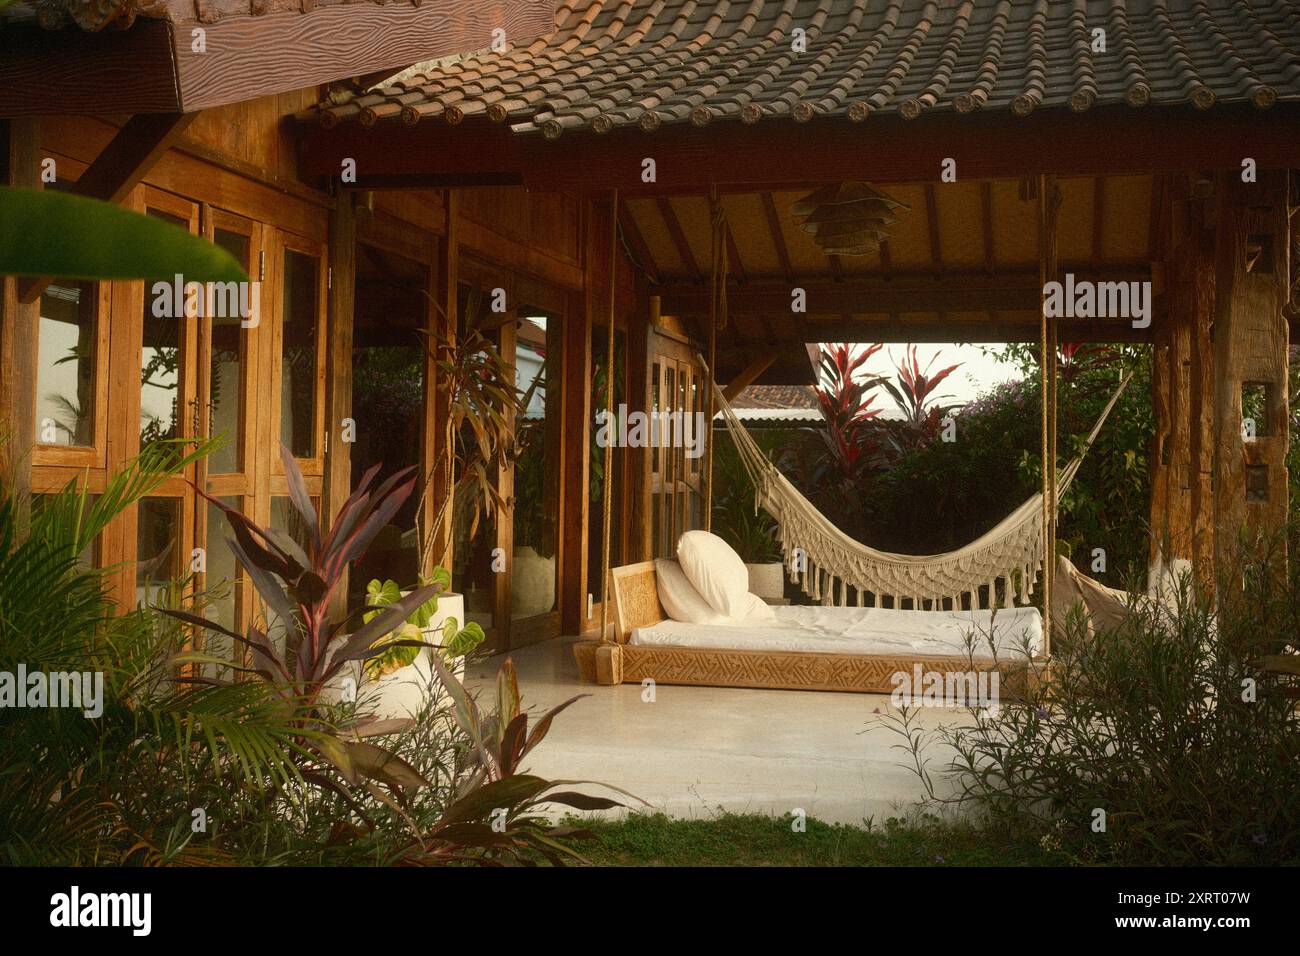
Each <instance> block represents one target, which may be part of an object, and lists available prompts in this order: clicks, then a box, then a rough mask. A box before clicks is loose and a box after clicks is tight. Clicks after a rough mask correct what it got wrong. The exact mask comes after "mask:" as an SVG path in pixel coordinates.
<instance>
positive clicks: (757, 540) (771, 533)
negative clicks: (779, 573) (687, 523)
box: [713, 428, 791, 564]
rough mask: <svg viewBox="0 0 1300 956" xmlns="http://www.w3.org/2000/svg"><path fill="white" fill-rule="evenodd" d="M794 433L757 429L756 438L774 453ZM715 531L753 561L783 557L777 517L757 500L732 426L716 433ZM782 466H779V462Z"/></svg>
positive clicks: (764, 449) (751, 562)
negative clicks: (777, 432)
mask: <svg viewBox="0 0 1300 956" xmlns="http://www.w3.org/2000/svg"><path fill="white" fill-rule="evenodd" d="M790 437H791V436H789V435H788V434H785V433H784V430H783V431H782V433H781V434H777V435H773V434H772V433H771V432H767V433H764V432H759V433H756V434H755V435H754V436H753V438H754V440H755V441H756V442H757V443H758V445H759V448H760V449H761V450H763V451H764V452H765V453H768V454H774V453H776V452H777V451H779V449H780V446H781V445H783V444H785V443H787V442H788V441H789V439H790ZM713 440H714V445H715V447H714V449H713V533H714V534H717V535H719V536H720V537H721V538H723V540H725V541H726V542H727V543H728V544H730V545H731V546H732V547H733V548H735V550H736V553H737V554H739V555H740V557H741V558H742V559H743V560H745V561H746V562H747V563H750V564H765V563H770V562H773V561H780V560H781V549H780V546H779V545H778V544H777V540H776V520H775V519H774V518H773V517H772V516H771V515H769V514H768V513H767V511H765V510H764V509H763V508H760V507H757V505H756V504H755V501H754V485H753V482H752V481H751V480H750V477H749V473H748V472H747V471H746V470H745V466H744V464H743V463H742V461H741V459H740V455H739V453H738V452H737V450H736V445H735V442H734V441H733V440H732V438H731V433H730V431H729V430H727V429H724V428H719V429H717V430H715V432H714V435H713ZM778 467H779V466H778Z"/></svg>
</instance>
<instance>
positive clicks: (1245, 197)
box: [1213, 170, 1290, 578]
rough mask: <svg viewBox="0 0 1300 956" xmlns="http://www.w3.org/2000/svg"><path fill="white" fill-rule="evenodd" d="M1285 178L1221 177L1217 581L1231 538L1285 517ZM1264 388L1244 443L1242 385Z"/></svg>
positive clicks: (1226, 564)
mask: <svg viewBox="0 0 1300 956" xmlns="http://www.w3.org/2000/svg"><path fill="white" fill-rule="evenodd" d="M1287 188H1288V184H1287V174H1286V172H1285V171H1282V172H1277V171H1266V170H1261V171H1260V172H1259V181H1258V182H1256V183H1243V182H1242V181H1241V178H1240V174H1239V173H1236V172H1229V173H1225V174H1220V176H1219V178H1218V183H1217V189H1216V191H1217V196H1218V214H1217V223H1216V239H1217V242H1216V263H1215V264H1216V269H1215V272H1216V288H1215V292H1216V295H1215V310H1214V312H1215V321H1214V331H1213V337H1214V462H1215V468H1214V474H1215V481H1216V487H1215V506H1216V507H1215V522H1216V525H1215V527H1216V540H1215V552H1216V564H1217V567H1218V571H1219V574H1220V577H1221V578H1223V577H1224V576H1225V575H1226V574H1227V573H1228V572H1229V571H1230V570H1231V569H1232V568H1233V565H1234V563H1235V559H1236V557H1237V541H1238V536H1239V535H1240V534H1241V532H1242V531H1243V530H1244V531H1245V532H1246V533H1247V535H1250V534H1261V533H1262V534H1271V533H1276V532H1277V531H1278V530H1279V529H1281V528H1283V527H1285V524H1286V517H1287V470H1286V450H1287V443H1288V435H1287V432H1288V429H1287V399H1288V394H1287V387H1288V386H1287V332H1288V329H1287V323H1286V320H1285V319H1284V318H1283V316H1282V307H1283V305H1284V304H1285V303H1286V301H1287V296H1288V288H1287V287H1288V277H1289V275H1290V265H1289V263H1290V256H1289V252H1290V250H1289V242H1288V235H1289V233H1288V219H1287V199H1288V193H1287ZM1246 383H1257V384H1261V385H1264V386H1265V387H1266V388H1267V389H1268V401H1267V408H1266V410H1265V412H1264V414H1263V416H1262V420H1260V421H1257V422H1256V431H1257V437H1256V438H1254V440H1243V437H1242V386H1243V385H1244V384H1246Z"/></svg>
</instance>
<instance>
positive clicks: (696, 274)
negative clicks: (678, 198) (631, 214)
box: [655, 196, 704, 282]
mask: <svg viewBox="0 0 1300 956" xmlns="http://www.w3.org/2000/svg"><path fill="white" fill-rule="evenodd" d="M655 204H656V205H657V206H658V207H659V215H660V217H661V218H662V219H663V221H664V227H665V228H666V229H667V230H668V236H669V238H671V239H672V241H673V247H674V248H675V249H676V250H677V258H679V259H681V260H682V266H683V267H685V269H686V274H687V275H689V276H690V277H691V278H692V279H693V280H694V281H695V282H701V281H703V279H704V276H703V274H702V273H701V272H700V266H699V263H697V262H696V261H695V254H694V253H693V252H691V244H690V243H689V242H687V241H686V233H685V232H684V231H683V229H682V224H681V223H680V222H679V221H678V219H677V213H675V212H674V211H673V204H672V200H671V199H669V198H668V197H667V196H660V197H658V198H657V199H656V200H655Z"/></svg>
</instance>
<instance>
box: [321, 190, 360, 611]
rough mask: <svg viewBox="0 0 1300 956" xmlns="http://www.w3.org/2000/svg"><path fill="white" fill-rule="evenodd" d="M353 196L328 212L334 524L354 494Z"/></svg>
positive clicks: (342, 595) (329, 500)
mask: <svg viewBox="0 0 1300 956" xmlns="http://www.w3.org/2000/svg"><path fill="white" fill-rule="evenodd" d="M355 198H356V197H355V194H354V193H352V192H350V191H348V190H340V191H339V193H338V195H337V196H336V197H335V204H334V209H333V210H332V211H331V212H330V226H329V280H328V281H329V289H328V293H327V305H328V311H327V312H326V324H325V331H326V362H325V367H326V370H327V374H326V378H325V434H326V449H325V486H324V489H323V491H324V494H323V495H322V496H321V497H322V499H323V500H322V503H321V513H322V516H323V518H324V520H325V521H326V522H332V521H333V520H334V516H335V515H336V514H337V513H338V510H339V508H341V507H342V506H343V502H344V501H346V500H347V498H348V495H350V494H351V493H352V445H351V444H349V443H347V442H344V441H343V421H344V419H349V418H351V417H352V325H353V313H354V312H355V304H356V263H357V220H356V205H355ZM347 575H348V570H347V568H344V569H343V577H342V583H341V586H340V587H339V589H338V591H337V592H336V593H335V596H334V603H335V606H334V612H335V613H336V614H342V613H345V612H346V610H347V606H346V605H347V594H348V578H347Z"/></svg>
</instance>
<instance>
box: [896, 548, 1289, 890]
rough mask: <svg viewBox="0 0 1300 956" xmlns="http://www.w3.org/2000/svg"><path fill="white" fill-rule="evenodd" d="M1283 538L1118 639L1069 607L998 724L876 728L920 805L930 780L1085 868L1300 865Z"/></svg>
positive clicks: (1156, 610) (1156, 604)
mask: <svg viewBox="0 0 1300 956" xmlns="http://www.w3.org/2000/svg"><path fill="white" fill-rule="evenodd" d="M1284 540H1285V537H1284V535H1283V534H1282V533H1281V532H1276V533H1269V534H1267V535H1265V536H1264V537H1263V539H1262V540H1260V539H1250V538H1247V537H1243V538H1242V539H1240V540H1239V541H1238V546H1237V550H1236V559H1235V561H1234V562H1233V564H1232V567H1231V568H1226V569H1224V573H1223V574H1222V575H1221V576H1220V578H1219V583H1218V588H1217V594H1216V596H1215V598H1214V600H1213V601H1212V600H1211V598H1210V596H1209V595H1205V594H1201V593H1198V592H1197V590H1196V588H1195V586H1194V583H1193V580H1192V578H1191V576H1190V575H1186V576H1184V577H1183V578H1182V579H1181V580H1180V581H1179V582H1178V584H1177V587H1176V588H1175V594H1174V595H1173V597H1172V599H1171V600H1170V601H1168V602H1166V601H1163V600H1153V599H1150V598H1147V597H1145V596H1140V597H1137V596H1135V597H1134V598H1132V599H1131V600H1130V604H1129V607H1128V609H1127V611H1126V613H1125V615H1124V618H1123V620H1122V621H1121V622H1120V623H1119V624H1118V625H1116V626H1113V627H1107V628H1097V629H1095V630H1094V629H1093V628H1092V627H1090V626H1089V623H1088V622H1087V620H1085V618H1084V617H1083V615H1082V614H1081V613H1079V612H1078V611H1077V610H1076V612H1074V613H1072V614H1071V615H1070V616H1069V617H1068V618H1067V620H1066V621H1065V622H1064V627H1063V633H1060V634H1059V635H1058V636H1057V638H1056V639H1055V640H1054V641H1053V645H1052V650H1053V653H1052V662H1051V671H1050V678H1049V679H1048V680H1045V681H1041V682H1039V681H1034V682H1031V683H1030V685H1029V687H1028V689H1027V691H1026V694H1025V696H1024V697H1023V699H1020V700H1017V701H1005V700H1004V701H1002V702H1001V705H1000V707H999V708H998V709H997V711H996V712H995V713H989V712H988V711H978V710H973V711H972V712H971V713H970V715H969V716H970V719H969V720H967V721H958V722H946V726H945V727H944V728H942V729H939V730H938V731H927V730H925V729H923V728H922V727H921V725H920V723H919V722H918V721H916V720H915V711H913V712H910V713H908V712H898V713H895V714H890V715H885V718H884V722H885V723H886V724H887V725H889V726H891V727H892V728H893V729H895V730H896V731H898V732H899V733H900V734H902V735H903V736H904V738H905V741H904V742H903V744H901V746H902V747H903V749H904V751H905V752H906V754H907V755H908V758H909V766H910V767H911V769H913V771H914V772H916V773H918V774H919V775H920V776H921V778H922V779H923V780H924V781H925V782H926V786H927V788H928V789H929V792H930V793H932V794H933V793H936V792H942V791H937V789H936V788H935V786H934V783H933V780H932V779H931V778H932V775H933V774H939V775H942V776H944V777H946V778H947V779H948V780H949V782H950V783H951V784H953V786H954V793H955V796H953V797H952V798H951V799H950V800H949V799H947V798H939V800H940V802H953V803H956V804H958V805H960V806H961V807H962V808H963V809H966V810H970V811H975V812H976V813H977V814H982V815H983V817H984V818H985V819H986V820H987V821H989V822H990V823H992V824H994V825H996V826H998V827H1001V828H1005V830H1006V831H1007V832H1014V833H1020V834H1029V835H1032V836H1034V837H1037V838H1038V839H1039V840H1040V841H1041V843H1042V845H1043V846H1044V847H1045V848H1050V849H1053V850H1059V851H1061V852H1063V853H1065V854H1067V855H1068V856H1069V857H1072V858H1074V859H1076V860H1079V861H1081V862H1087V863H1114V864H1144V865H1207V864H1218V865H1233V864H1280V863H1289V864H1294V863H1296V862H1300V828H1297V826H1296V821H1297V820H1300V709H1297V707H1296V698H1297V696H1298V693H1300V688H1298V687H1297V684H1296V680H1297V677H1296V675H1297V673H1300V667H1297V666H1296V661H1297V659H1298V658H1297V653H1296V652H1297V651H1298V650H1300V642H1298V641H1297V637H1296V634H1297V630H1296V627H1297V624H1300V572H1298V571H1297V569H1296V567H1295V564H1294V562H1293V563H1292V565H1291V568H1290V570H1289V571H1287V572H1285V573H1279V569H1280V568H1282V567H1284V562H1283V561H1282V554H1283V551H1284ZM1139 586H1140V585H1139V584H1138V583H1137V582H1135V583H1134V588H1135V589H1136V588H1138V587H1139ZM932 748H938V750H939V751H940V752H941V753H943V754H946V755H948V756H949V757H950V760H949V761H948V762H946V763H945V762H943V761H939V762H938V763H937V764H936V762H935V761H934V760H933V756H934V752H933V749H932ZM931 766H934V767H935V769H934V770H933V771H931V769H930V768H931Z"/></svg>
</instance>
